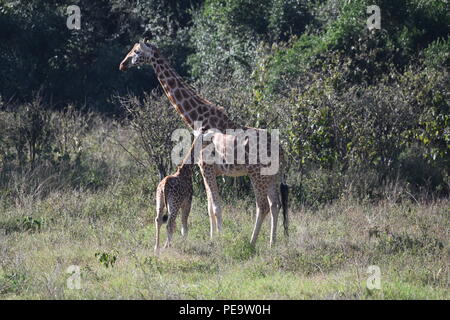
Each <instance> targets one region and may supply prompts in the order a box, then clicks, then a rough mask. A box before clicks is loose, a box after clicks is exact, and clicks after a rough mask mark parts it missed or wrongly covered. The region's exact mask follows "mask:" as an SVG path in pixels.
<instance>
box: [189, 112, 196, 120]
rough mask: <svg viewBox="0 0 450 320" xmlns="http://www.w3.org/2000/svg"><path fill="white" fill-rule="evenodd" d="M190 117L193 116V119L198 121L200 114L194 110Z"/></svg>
mask: <svg viewBox="0 0 450 320" xmlns="http://www.w3.org/2000/svg"><path fill="white" fill-rule="evenodd" d="M189 115H190V116H191V118H192V119H197V117H198V113H197V111H196V110H192V111H191V112H190V113H189Z"/></svg>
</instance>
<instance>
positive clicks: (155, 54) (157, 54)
mask: <svg viewBox="0 0 450 320" xmlns="http://www.w3.org/2000/svg"><path fill="white" fill-rule="evenodd" d="M153 56H154V57H155V58H156V59H158V58H159V53H158V52H157V51H155V52H154V53H153Z"/></svg>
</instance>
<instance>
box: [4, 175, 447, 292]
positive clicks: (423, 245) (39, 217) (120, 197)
mask: <svg viewBox="0 0 450 320" xmlns="http://www.w3.org/2000/svg"><path fill="white" fill-rule="evenodd" d="M128 188H130V186H129V185H128V184H127V183H126V182H116V183H115V184H113V185H110V186H109V187H108V188H106V189H104V190H100V191H95V192H93V191H65V192H59V193H58V192H55V193H53V194H51V195H49V196H48V197H46V198H45V199H41V200H39V201H35V202H34V203H33V204H32V205H27V204H26V205H9V206H8V205H4V208H5V209H4V212H3V213H2V215H1V217H0V229H1V230H2V233H1V234H2V235H1V237H2V241H1V242H0V297H1V298H3V299H448V298H449V292H448V238H449V237H448V230H449V220H448V214H449V208H450V202H449V201H448V200H441V201H435V202H432V203H426V204H425V203H424V204H417V203H409V202H408V203H405V202H403V203H392V202H382V203H378V204H368V203H366V204H365V203H357V202H355V201H350V202H349V201H345V200H342V201H338V202H335V203H334V204H330V205H327V206H324V207H322V208H320V209H316V210H311V209H307V208H297V209H294V210H292V212H291V217H292V219H291V237H290V238H289V240H287V239H285V238H284V236H283V235H282V232H280V235H279V241H278V243H277V245H276V246H275V248H272V249H270V248H269V247H268V237H269V235H268V229H269V228H268V226H269V223H268V221H269V219H267V221H265V224H264V228H263V231H262V234H261V235H260V238H259V240H258V243H257V246H256V248H252V247H251V246H250V245H249V244H248V240H249V237H250V234H251V230H252V226H253V222H252V221H253V217H252V214H253V206H252V205H251V204H249V203H248V201H247V200H241V201H238V202H237V203H235V204H233V205H232V206H231V205H226V206H225V208H224V220H225V221H224V232H223V234H222V235H221V237H219V238H216V239H213V240H210V239H209V238H208V229H209V225H208V224H209V221H208V218H207V216H206V203H205V202H204V201H203V200H202V199H198V198H195V201H194V204H193V210H192V212H191V215H190V220H189V223H190V232H189V235H188V237H187V239H182V237H181V235H179V234H177V235H176V238H175V241H174V244H173V248H171V249H168V250H165V251H163V252H162V254H161V255H160V256H159V257H156V256H154V255H153V252H152V248H153V244H154V225H153V216H154V206H153V199H152V198H151V197H150V196H149V195H146V194H145V192H143V191H142V188H141V187H136V190H135V191H136V192H135V193H134V196H130V194H129V193H128V192H125V191H124V190H128ZM280 230H281V228H280ZM163 235H164V236H165V230H163ZM101 257H102V258H101ZM105 261H106V263H105ZM71 265H76V266H79V267H80V270H81V289H80V290H76V289H70V288H68V287H67V279H68V278H69V277H70V274H69V273H67V272H66V270H67V268H68V267H69V266H71ZM370 265H377V266H379V267H380V270H381V289H380V290H368V289H367V288H366V281H367V278H368V277H369V274H367V268H368V266H370Z"/></svg>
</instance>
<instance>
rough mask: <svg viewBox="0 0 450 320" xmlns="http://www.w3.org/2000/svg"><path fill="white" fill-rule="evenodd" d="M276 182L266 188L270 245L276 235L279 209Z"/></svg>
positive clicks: (272, 243) (273, 242)
mask: <svg viewBox="0 0 450 320" xmlns="http://www.w3.org/2000/svg"><path fill="white" fill-rule="evenodd" d="M276 186H277V184H276V183H275V181H273V183H271V184H270V186H269V190H268V196H267V198H268V201H269V208H270V214H271V218H272V219H271V228H270V246H271V247H272V246H273V245H274V244H275V241H276V237H277V226H278V212H279V210H280V199H279V195H278V190H277V188H276Z"/></svg>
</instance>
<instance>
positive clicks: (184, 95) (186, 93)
mask: <svg viewBox="0 0 450 320" xmlns="http://www.w3.org/2000/svg"><path fill="white" fill-rule="evenodd" d="M180 91H181V94H182V95H183V98H185V99H187V98H189V93H188V92H187V90H186V89H180Z"/></svg>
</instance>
